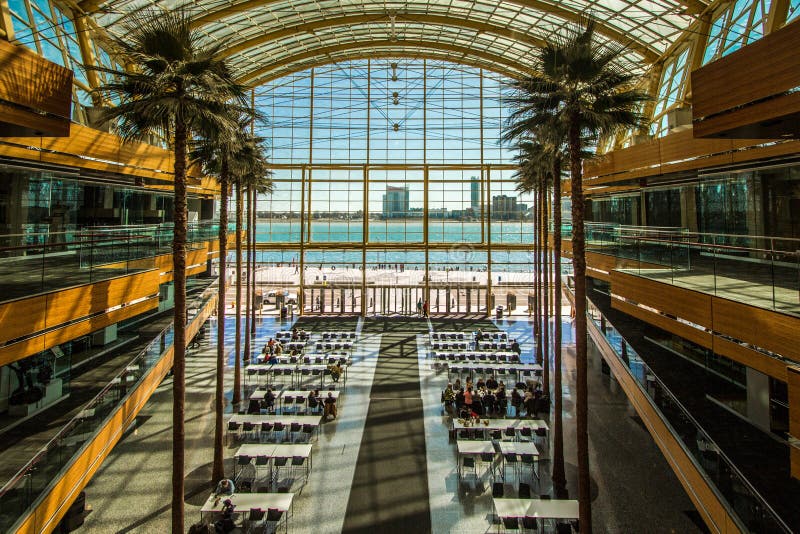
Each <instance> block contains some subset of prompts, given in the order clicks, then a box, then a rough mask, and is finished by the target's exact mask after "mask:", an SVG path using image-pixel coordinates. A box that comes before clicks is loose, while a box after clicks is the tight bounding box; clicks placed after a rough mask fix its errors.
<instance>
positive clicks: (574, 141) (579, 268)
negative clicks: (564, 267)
mask: <svg viewBox="0 0 800 534" xmlns="http://www.w3.org/2000/svg"><path fill="white" fill-rule="evenodd" d="M570 118H571V121H570V127H569V156H570V175H571V178H572V270H573V272H574V277H575V360H576V370H577V376H576V387H575V393H576V399H575V419H576V427H577V441H578V444H577V445H578V447H577V449H578V501H579V516H580V517H579V519H580V529H581V534H591V532H592V503H591V492H590V489H589V421H588V415H589V410H588V393H589V388H588V384H587V372H588V369H587V364H588V362H587V354H586V349H587V347H586V242H585V234H584V225H583V213H584V203H583V175H582V170H581V156H580V154H581V140H580V127H579V117H578V116H577V113H573V116H572V117H570Z"/></svg>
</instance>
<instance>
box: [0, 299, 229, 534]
mask: <svg viewBox="0 0 800 534" xmlns="http://www.w3.org/2000/svg"><path fill="white" fill-rule="evenodd" d="M217 291H218V287H217V284H216V283H214V284H213V285H211V286H209V287H208V288H207V289H206V290H205V291H203V293H202V294H200V295H199V296H197V297H196V298H194V299H192V300H191V301H190V302H189V303H188V305H187V310H188V320H187V325H188V324H191V323H192V322H193V321H194V320H195V319H196V318H197V317H198V314H199V313H200V311H201V310H203V308H204V307H205V306H206V305H207V304H208V303H209V301H210V300H211V299H213V298H214V297H215V296H216V294H217ZM172 343H173V326H172V324H170V325H169V326H168V327H167V328H165V329H164V330H162V331H161V333H159V335H158V336H157V337H156V338H155V339H153V341H152V342H150V344H148V345H147V347H145V348H144V349H143V350H142V351H141V352H139V354H137V355H136V356H135V357H134V358H133V359H132V360H131V361H130V363H129V364H128V365H127V366H126V367H125V369H123V370H122V372H120V373H119V374H118V375H117V376H116V377H115V378H114V379H113V380H112V381H111V382H110V383H109V384H108V385H107V386H106V387H105V388H103V390H102V391H101V392H100V393H99V394H98V395H97V396H96V397H95V398H94V399H92V400H91V401H90V402H88V403H87V404H86V405H85V406H84V407H83V409H82V410H81V411H80V412H79V413H78V415H76V416H75V418H73V419H72V420H71V421H70V422H69V423H68V424H67V425H66V426H64V427H63V428H62V429H61V430H60V431H59V432H58V434H56V436H55V437H54V438H53V439H52V440H51V441H50V442H49V443H48V444H47V445H46V446H44V447H43V448H42V449H41V450H40V451H38V452H37V453H36V454H35V455H34V456H33V458H32V459H31V460H30V461H29V462H28V463H27V464H25V465H24V466H23V467H22V468H21V469H20V470H19V471H18V472H17V474H16V475H15V476H14V477H12V478H11V480H10V481H8V482H7V483H6V484H5V485H4V486H3V487H2V489H0V532H11V531H12V527H13V525H14V524H15V523H16V522H17V521H18V520H19V519H20V518H21V517H23V516H24V515H25V514H26V513H27V512H28V511H29V510H30V509H31V507H32V506H34V505H35V504H36V502H37V499H39V498H40V497H41V496H42V495H43V494H44V492H45V491H46V490H47V489H48V487H49V486H50V485H51V484H52V483H54V482H55V481H57V480H58V479H59V477H60V474H61V473H62V471H64V470H65V469H66V468H67V467H68V466H69V465H70V464H71V463H72V461H73V458H74V457H75V455H76V454H77V453H78V452H79V451H80V450H81V449H82V447H84V445H86V444H87V443H89V442H90V441H91V440H92V439H94V437H95V436H96V435H97V434H98V432H99V431H100V430H101V429H103V428H104V427H105V426H106V425H107V424H108V420H109V418H110V416H111V415H112V414H114V413H115V412H116V410H117V409H118V408H119V407H120V406H121V405H122V403H123V402H124V401H125V400H126V399H127V398H128V396H129V395H130V394H131V392H133V391H134V390H135V389H136V388H137V387H138V386H139V385H140V383H141V382H142V380H143V379H144V378H145V377H146V376H147V374H148V373H149V372H150V371H151V370H152V369H153V367H155V366H156V364H158V363H159V362H160V361H161V359H162V358H163V357H164V354H165V353H166V351H167V350H168V349H170V348H171V347H172Z"/></svg>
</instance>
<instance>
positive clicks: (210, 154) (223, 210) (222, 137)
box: [190, 106, 253, 481]
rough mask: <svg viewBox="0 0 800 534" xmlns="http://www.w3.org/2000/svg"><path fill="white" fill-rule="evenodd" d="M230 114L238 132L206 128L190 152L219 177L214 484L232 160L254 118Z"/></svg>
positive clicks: (219, 447) (219, 445)
mask: <svg viewBox="0 0 800 534" xmlns="http://www.w3.org/2000/svg"><path fill="white" fill-rule="evenodd" d="M230 113H231V114H232V115H233V116H234V117H237V118H238V119H237V122H238V124H239V129H238V130H233V131H215V130H214V125H207V127H206V128H205V129H206V130H207V131H206V132H204V136H203V138H202V139H201V140H199V141H198V142H196V143H195V144H194V146H193V149H192V151H191V153H190V160H191V161H194V162H196V163H198V164H201V165H202V166H203V169H204V170H205V172H206V173H207V174H210V175H214V176H216V177H217V181H218V182H219V185H220V212H219V234H218V244H219V300H218V302H217V374H216V388H215V389H216V392H215V402H214V415H215V424H214V460H213V464H212V465H213V467H212V470H211V478H212V481H217V480H220V479H222V478H224V476H225V471H224V463H223V436H224V426H223V425H224V424H223V411H224V409H225V404H224V399H225V394H224V392H225V389H224V379H225V308H226V305H227V301H226V291H227V283H226V282H227V280H226V279H227V269H228V267H227V257H228V199H229V193H230V186H231V161H233V160H235V159H236V157H237V154H238V152H239V150H240V149H241V146H242V144H243V143H244V142H245V137H244V134H243V130H242V128H243V127H244V125H245V124H246V122H247V121H249V120H250V119H249V117H251V116H252V115H253V113H252V112H251V110H241V109H238V108H235V107H233V106H232V107H231V109H230Z"/></svg>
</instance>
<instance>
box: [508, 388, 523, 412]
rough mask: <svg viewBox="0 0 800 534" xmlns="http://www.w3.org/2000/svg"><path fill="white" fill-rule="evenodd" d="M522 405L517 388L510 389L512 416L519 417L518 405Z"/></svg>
mask: <svg viewBox="0 0 800 534" xmlns="http://www.w3.org/2000/svg"><path fill="white" fill-rule="evenodd" d="M521 405H522V395H520V394H519V391H518V390H517V388H514V389H512V390H511V406H513V407H514V417H519V407H520V406H521Z"/></svg>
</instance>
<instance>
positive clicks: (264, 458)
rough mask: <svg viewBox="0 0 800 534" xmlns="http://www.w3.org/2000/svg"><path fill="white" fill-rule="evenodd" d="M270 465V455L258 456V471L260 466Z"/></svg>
mask: <svg viewBox="0 0 800 534" xmlns="http://www.w3.org/2000/svg"><path fill="white" fill-rule="evenodd" d="M268 465H269V457H268V456H264V455H260V456H256V473H258V470H259V469H260V468H263V467H265V466H268Z"/></svg>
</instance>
